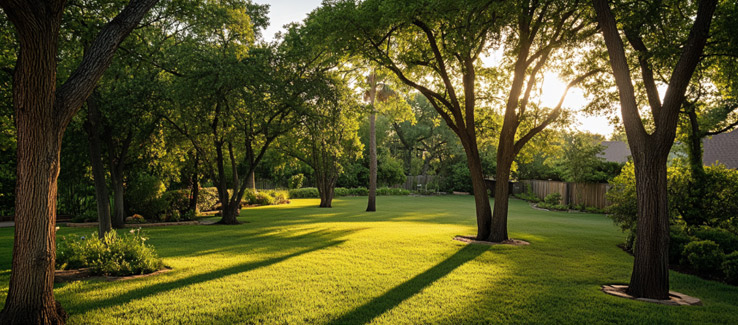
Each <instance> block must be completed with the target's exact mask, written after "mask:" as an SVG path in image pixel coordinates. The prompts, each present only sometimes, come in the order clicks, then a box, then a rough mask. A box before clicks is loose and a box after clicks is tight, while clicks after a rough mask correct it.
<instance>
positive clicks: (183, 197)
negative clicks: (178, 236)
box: [162, 190, 190, 220]
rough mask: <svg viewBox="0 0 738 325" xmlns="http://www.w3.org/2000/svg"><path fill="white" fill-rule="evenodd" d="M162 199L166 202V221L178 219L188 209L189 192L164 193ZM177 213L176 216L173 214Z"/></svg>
mask: <svg viewBox="0 0 738 325" xmlns="http://www.w3.org/2000/svg"><path fill="white" fill-rule="evenodd" d="M162 199H163V200H164V201H166V202H167V206H168V208H167V209H166V211H165V212H166V214H167V216H168V217H167V220H169V219H172V218H176V219H177V220H179V217H180V216H181V215H182V214H183V213H185V212H187V210H188V209H189V207H190V191H189V190H174V191H166V192H164V194H162ZM174 213H177V214H178V216H176V217H175V216H174V215H173V214H174Z"/></svg>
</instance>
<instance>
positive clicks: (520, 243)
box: [454, 236, 530, 246]
mask: <svg viewBox="0 0 738 325" xmlns="http://www.w3.org/2000/svg"><path fill="white" fill-rule="evenodd" d="M454 240H458V241H460V242H464V243H467V244H481V245H490V246H491V245H510V246H527V245H530V243H529V242H527V241H524V240H519V239H512V238H510V239H508V240H505V241H502V242H491V241H486V240H476V237H474V236H456V237H454Z"/></svg>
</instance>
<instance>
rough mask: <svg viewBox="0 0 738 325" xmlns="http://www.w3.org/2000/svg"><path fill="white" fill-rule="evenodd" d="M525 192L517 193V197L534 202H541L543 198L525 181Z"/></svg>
mask: <svg viewBox="0 0 738 325" xmlns="http://www.w3.org/2000/svg"><path fill="white" fill-rule="evenodd" d="M524 185H525V192H523V193H520V194H515V197H517V198H518V199H521V200H526V201H529V202H533V203H538V202H541V199H539V198H538V196H537V195H536V193H534V192H533V188H532V187H531V186H530V184H528V183H525V184H524Z"/></svg>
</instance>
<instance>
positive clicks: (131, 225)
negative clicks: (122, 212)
mask: <svg viewBox="0 0 738 325" xmlns="http://www.w3.org/2000/svg"><path fill="white" fill-rule="evenodd" d="M199 224H200V222H199V221H197V220H193V221H177V222H153V223H127V224H126V225H125V227H126V228H138V227H161V226H186V225H190V226H192V225H199ZM66 226H67V227H74V228H93V227H97V222H70V223H67V224H66Z"/></svg>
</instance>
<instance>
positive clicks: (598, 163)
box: [553, 133, 620, 183]
mask: <svg viewBox="0 0 738 325" xmlns="http://www.w3.org/2000/svg"><path fill="white" fill-rule="evenodd" d="M601 140H602V139H601V137H598V136H596V135H593V134H589V133H564V134H563V135H562V139H561V141H562V144H561V145H560V148H561V150H560V154H561V156H560V157H559V158H558V159H556V160H555V161H554V162H553V165H554V169H556V170H557V171H558V172H559V174H560V175H561V178H562V179H563V180H564V181H566V182H574V183H601V182H607V181H608V179H610V178H612V177H614V176H615V175H617V174H619V173H620V170H619V169H618V168H617V167H619V166H620V165H619V164H617V163H614V164H612V163H607V162H605V159H604V158H602V157H600V154H601V153H602V152H603V150H604V149H605V147H604V146H603V145H602V144H601V143H600V142H601ZM612 166H614V167H615V168H613V167H612ZM613 169H614V170H613Z"/></svg>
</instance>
